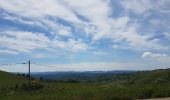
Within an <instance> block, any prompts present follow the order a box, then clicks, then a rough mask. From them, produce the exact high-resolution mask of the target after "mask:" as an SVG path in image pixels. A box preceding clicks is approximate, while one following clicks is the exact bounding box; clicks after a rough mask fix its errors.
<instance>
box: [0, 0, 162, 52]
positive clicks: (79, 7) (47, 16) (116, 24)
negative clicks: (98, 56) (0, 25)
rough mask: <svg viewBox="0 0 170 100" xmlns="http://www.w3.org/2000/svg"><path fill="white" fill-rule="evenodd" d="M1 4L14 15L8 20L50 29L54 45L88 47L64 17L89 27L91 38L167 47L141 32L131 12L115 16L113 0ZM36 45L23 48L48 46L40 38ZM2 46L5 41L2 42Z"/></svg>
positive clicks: (146, 4)
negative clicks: (66, 23)
mask: <svg viewBox="0 0 170 100" xmlns="http://www.w3.org/2000/svg"><path fill="white" fill-rule="evenodd" d="M122 5H123V6H124V7H125V9H127V10H132V11H134V12H135V13H138V14H142V13H145V12H147V11H148V10H149V9H151V8H152V5H151V4H150V1H148V0H142V1H137V0H132V1H128V0H124V1H122ZM160 5H162V4H160ZM0 8H1V9H3V10H5V11H6V12H9V13H11V14H13V15H15V16H13V15H8V14H6V15H5V17H4V18H6V19H8V20H14V21H18V22H20V23H24V24H29V25H33V26H34V25H36V26H41V27H43V28H44V29H46V30H47V31H49V32H50V33H51V35H52V37H53V39H52V41H53V43H52V44H55V46H56V47H59V48H71V50H73V51H74V50H75V51H77V50H83V51H84V50H87V48H88V46H87V44H85V43H82V42H81V41H76V40H75V39H74V35H75V33H73V32H72V27H71V26H66V25H64V24H63V23H61V22H60V21H59V19H62V20H63V21H66V22H68V23H69V24H70V25H72V26H73V27H74V28H75V29H79V28H80V29H82V30H84V31H86V34H87V36H89V37H90V39H92V40H91V42H96V41H97V42H98V41H100V40H102V39H109V40H112V41H114V42H117V41H118V42H123V45H124V47H122V46H118V47H121V48H128V49H129V48H130V49H132V50H148V49H154V50H160V49H165V47H164V46H162V45H160V44H159V40H158V39H152V40H149V39H150V38H152V37H151V36H148V35H146V34H143V33H142V34H141V33H139V32H138V26H140V24H139V23H136V21H133V19H131V18H130V17H129V16H126V15H122V16H120V17H118V18H113V17H112V16H111V15H112V14H113V13H114V11H113V9H112V7H111V6H110V0H86V1H82V0H63V1H60V0H41V1H39V0H25V1H22V0H14V1H11V0H1V3H0ZM78 15H80V16H82V17H83V18H85V19H86V20H83V18H81V17H80V16H78ZM136 25H137V26H136ZM30 34H31V33H30ZM80 34H81V33H80ZM60 36H61V37H62V36H66V37H72V38H73V40H68V41H67V42H65V41H63V40H61V39H62V38H60ZM56 37H57V39H56V40H55V38H56ZM58 37H59V38H58ZM1 38H2V39H3V42H5V41H6V40H4V39H6V37H1ZM8 39H9V38H8ZM58 39H59V40H60V41H59V40H58ZM11 40H12V41H13V42H15V43H16V44H19V43H18V40H17V41H16V39H13V38H11ZM54 40H55V41H54ZM8 41H9V40H8ZM6 42H7V41H6ZM24 42H29V41H24ZM20 44H22V43H20ZM28 44H30V43H28ZM32 45H33V46H32ZM35 45H36V44H35V42H34V43H33V42H32V43H31V45H27V46H28V47H29V48H26V46H23V47H24V48H23V50H21V51H24V52H28V51H30V50H34V49H35V48H36V47H37V48H46V47H48V46H47V45H46V41H43V42H42V43H41V42H40V43H39V46H35ZM2 46H4V45H3V44H2ZM31 47H32V48H31ZM8 48H10V47H8ZM12 48H18V47H16V45H15V46H12V47H11V48H10V49H12Z"/></svg>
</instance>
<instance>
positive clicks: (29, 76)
mask: <svg viewBox="0 0 170 100" xmlns="http://www.w3.org/2000/svg"><path fill="white" fill-rule="evenodd" d="M28 78H29V84H28V86H29V88H30V87H31V81H30V78H31V75H30V60H29V61H28Z"/></svg>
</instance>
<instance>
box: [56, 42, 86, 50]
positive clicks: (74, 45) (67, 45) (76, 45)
mask: <svg viewBox="0 0 170 100" xmlns="http://www.w3.org/2000/svg"><path fill="white" fill-rule="evenodd" d="M53 45H54V47H56V48H62V49H66V50H70V51H73V52H82V51H86V50H87V49H88V45H87V44H86V43H83V42H82V40H75V39H68V40H67V41H61V40H54V41H53Z"/></svg>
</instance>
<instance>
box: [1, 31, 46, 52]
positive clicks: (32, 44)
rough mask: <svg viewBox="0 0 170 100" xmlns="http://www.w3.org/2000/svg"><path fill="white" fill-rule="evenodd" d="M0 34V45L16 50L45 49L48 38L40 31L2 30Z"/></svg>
mask: <svg viewBox="0 0 170 100" xmlns="http://www.w3.org/2000/svg"><path fill="white" fill-rule="evenodd" d="M0 35H1V36H0V46H1V47H3V48H8V49H10V50H15V51H17V52H27V53H28V52H31V51H32V50H35V49H46V48H47V47H48V43H49V39H48V38H47V37H46V36H45V35H44V34H42V33H32V32H26V31H25V32H24V31H3V32H0Z"/></svg>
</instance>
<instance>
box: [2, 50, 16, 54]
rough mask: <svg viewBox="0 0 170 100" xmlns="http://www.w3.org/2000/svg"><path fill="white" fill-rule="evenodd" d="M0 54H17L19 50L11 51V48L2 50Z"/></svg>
mask: <svg viewBox="0 0 170 100" xmlns="http://www.w3.org/2000/svg"><path fill="white" fill-rule="evenodd" d="M0 54H12V55H17V54H18V52H16V51H11V50H0Z"/></svg>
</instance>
